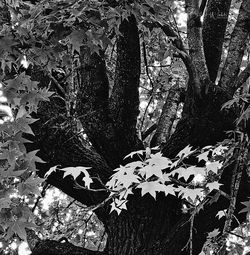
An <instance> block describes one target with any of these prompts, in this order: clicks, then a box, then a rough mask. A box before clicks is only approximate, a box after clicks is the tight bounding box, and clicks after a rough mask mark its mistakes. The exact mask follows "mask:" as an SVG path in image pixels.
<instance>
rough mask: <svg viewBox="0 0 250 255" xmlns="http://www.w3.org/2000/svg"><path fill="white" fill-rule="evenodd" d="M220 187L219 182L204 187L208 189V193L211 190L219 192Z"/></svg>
mask: <svg viewBox="0 0 250 255" xmlns="http://www.w3.org/2000/svg"><path fill="white" fill-rule="evenodd" d="M221 185H222V184H221V183H219V182H211V183H207V185H206V186H207V187H208V188H209V190H210V191H212V190H213V189H216V190H219V189H220V186H221Z"/></svg>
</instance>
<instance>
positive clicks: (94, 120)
mask: <svg viewBox="0 0 250 255" xmlns="http://www.w3.org/2000/svg"><path fill="white" fill-rule="evenodd" d="M80 63H81V70H80V76H81V82H80V83H81V84H79V90H78V95H77V105H76V112H77V118H78V119H79V120H80V121H81V123H82V126H83V127H84V131H85V132H86V134H87V136H88V138H89V140H90V141H91V143H92V144H93V146H94V148H95V149H96V150H97V152H98V153H100V154H101V155H103V157H104V158H105V159H106V160H107V162H108V164H109V165H110V166H113V167H115V166H117V165H118V164H119V162H118V161H119V159H120V157H119V156H120V152H119V148H117V146H116V141H115V130H114V126H113V121H112V120H111V119H110V117H109V107H108V96H109V82H108V77H107V74H106V67H105V60H104V54H103V53H100V55H98V54H97V53H91V52H90V50H89V49H88V48H87V47H86V46H84V47H81V54H80ZM117 156H118V157H117Z"/></svg>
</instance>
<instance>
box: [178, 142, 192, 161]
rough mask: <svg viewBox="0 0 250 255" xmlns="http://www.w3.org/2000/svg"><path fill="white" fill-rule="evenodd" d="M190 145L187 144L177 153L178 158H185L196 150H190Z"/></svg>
mask: <svg viewBox="0 0 250 255" xmlns="http://www.w3.org/2000/svg"><path fill="white" fill-rule="evenodd" d="M191 148H192V146H190V145H188V146H186V147H185V148H184V149H183V150H181V151H180V152H179V153H178V154H177V157H179V158H186V157H188V156H189V155H190V154H192V153H193V152H195V151H196V150H191Z"/></svg>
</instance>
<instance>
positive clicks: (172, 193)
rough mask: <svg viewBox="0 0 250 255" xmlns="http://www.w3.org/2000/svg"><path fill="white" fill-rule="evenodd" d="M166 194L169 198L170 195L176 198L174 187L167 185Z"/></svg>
mask: <svg viewBox="0 0 250 255" xmlns="http://www.w3.org/2000/svg"><path fill="white" fill-rule="evenodd" d="M164 193H165V195H166V196H167V195H168V194H170V195H173V196H175V188H174V185H172V184H171V185H165V188H164Z"/></svg>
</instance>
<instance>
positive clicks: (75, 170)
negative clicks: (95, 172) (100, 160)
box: [60, 166, 91, 180]
mask: <svg viewBox="0 0 250 255" xmlns="http://www.w3.org/2000/svg"><path fill="white" fill-rule="evenodd" d="M90 168H91V167H84V166H76V167H65V168H62V169H60V170H61V171H64V172H65V173H64V175H63V178H65V177H66V176H68V175H72V176H73V178H74V180H75V179H76V178H77V177H78V176H79V175H80V174H81V173H84V175H85V176H88V175H89V174H88V172H87V170H88V169H90Z"/></svg>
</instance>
